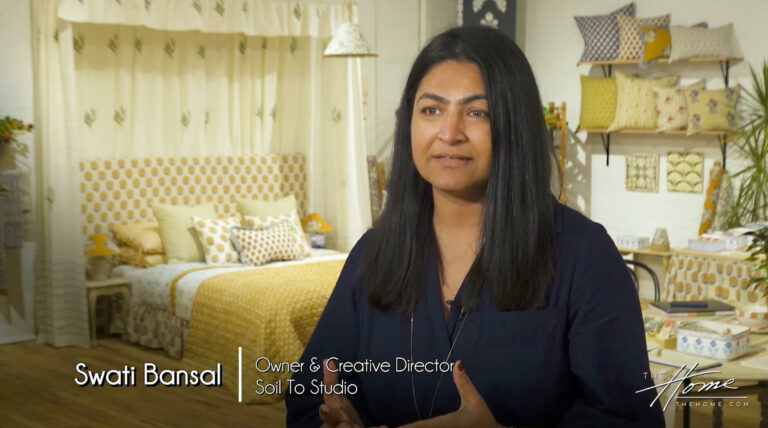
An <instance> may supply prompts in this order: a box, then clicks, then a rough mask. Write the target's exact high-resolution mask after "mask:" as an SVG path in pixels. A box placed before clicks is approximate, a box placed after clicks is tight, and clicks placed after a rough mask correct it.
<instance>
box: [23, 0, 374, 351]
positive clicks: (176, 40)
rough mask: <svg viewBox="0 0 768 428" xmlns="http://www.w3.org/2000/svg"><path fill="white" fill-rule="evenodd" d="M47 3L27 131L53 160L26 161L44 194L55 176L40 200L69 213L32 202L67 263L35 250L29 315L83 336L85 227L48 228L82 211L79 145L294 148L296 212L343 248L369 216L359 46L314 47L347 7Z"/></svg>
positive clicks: (252, 0) (42, 7) (175, 150)
mask: <svg viewBox="0 0 768 428" xmlns="http://www.w3.org/2000/svg"><path fill="white" fill-rule="evenodd" d="M51 3H54V2H44V1H35V2H33V6H32V7H33V9H34V10H33V15H36V16H38V17H42V16H48V17H49V18H48V19H47V20H41V19H37V22H38V23H37V24H36V28H37V33H38V40H37V41H36V46H38V50H40V51H41V53H40V54H37V53H36V58H37V59H38V62H37V63H36V66H35V68H36V71H37V73H38V74H39V75H41V77H46V76H47V79H36V81H37V80H42V83H41V84H40V85H38V88H39V89H40V91H38V92H40V94H48V95H47V96H48V97H50V98H51V99H48V100H46V99H39V102H36V105H37V106H38V110H39V111H38V112H39V113H40V114H45V115H47V116H41V117H39V118H38V119H39V120H37V123H40V124H41V125H42V126H44V127H45V128H46V129H45V130H43V132H39V133H38V134H39V136H38V137H36V138H39V140H40V145H39V150H40V151H41V152H42V155H43V157H42V159H43V161H45V160H46V159H48V160H51V161H54V162H55V163H56V165H53V164H51V165H48V164H41V165H39V168H38V175H40V177H39V178H38V180H39V181H38V183H41V186H40V188H41V189H43V192H42V193H41V199H43V200H47V198H48V196H49V195H48V191H47V190H46V187H44V186H48V187H51V188H54V187H57V186H58V187H61V188H58V189H54V190H55V191H53V192H52V193H53V194H55V195H57V197H56V198H55V199H54V201H55V202H50V201H47V202H44V204H47V205H45V207H46V208H47V209H53V208H55V209H57V210H63V211H65V212H66V213H67V214H68V215H69V216H68V217H67V216H61V215H53V213H51V214H50V215H48V216H43V217H40V216H39V221H38V231H39V233H38V237H39V238H40V239H39V241H40V242H41V243H44V245H41V246H42V247H43V250H42V251H43V252H50V255H51V257H58V256H54V253H55V254H69V255H67V256H63V255H62V256H61V257H65V258H66V259H67V260H66V264H67V266H70V267H71V268H68V269H67V270H66V272H69V274H68V275H69V276H68V277H67V278H66V280H63V279H59V278H58V277H56V275H61V274H60V273H59V269H58V268H56V267H55V266H56V265H55V264H54V263H55V260H48V259H45V258H43V259H41V260H46V263H45V265H46V266H47V267H46V268H45V269H46V270H47V271H48V272H50V273H53V272H56V275H53V276H50V277H49V278H47V279H45V280H44V281H43V284H41V285H40V286H39V287H38V291H39V292H38V296H39V297H40V298H39V300H38V303H39V304H38V308H40V309H41V310H39V311H38V312H39V313H40V316H41V317H44V318H50V319H53V320H58V319H64V318H72V319H77V320H79V321H78V323H77V328H76V329H77V331H78V332H80V333H82V334H83V335H84V336H83V337H85V338H86V339H85V340H87V325H85V324H87V323H85V320H87V313H85V312H83V311H84V310H85V298H84V296H83V293H82V291H80V290H81V289H82V285H81V284H82V281H83V278H82V275H83V274H82V272H83V271H84V269H83V265H84V260H83V258H82V257H81V256H80V255H81V254H82V253H83V251H82V248H83V238H84V237H82V236H79V235H78V236H64V235H60V231H62V232H63V229H61V230H60V227H61V225H59V224H57V223H56V222H57V221H59V220H58V219H61V220H62V221H67V222H68V223H67V224H82V221H80V219H79V218H78V216H79V198H80V195H79V193H78V192H77V189H78V186H77V182H78V178H77V176H76V174H75V173H76V172H77V168H76V164H77V161H79V160H80V159H83V158H102V159H104V158H107V159H108V158H116V157H126V156H152V157H154V156H174V155H179V154H182V153H183V154H186V155H190V154H191V155H201V154H235V155H237V154H262V153H293V152H299V153H303V154H304V155H305V156H306V160H307V167H308V171H307V172H308V174H307V176H308V181H309V182H308V183H307V190H308V192H307V195H308V201H307V207H308V209H309V212H318V213H320V214H321V215H322V216H323V217H324V218H325V219H326V220H327V221H328V222H329V223H330V224H331V225H332V226H334V228H335V231H334V232H332V233H331V234H330V235H329V237H328V238H329V239H328V240H329V244H330V245H331V246H333V247H335V248H339V249H349V248H351V246H352V245H353V244H354V242H355V241H356V240H357V238H359V236H360V235H361V234H362V233H363V232H364V230H365V228H366V227H367V226H368V225H370V212H369V210H368V208H367V203H366V201H367V198H368V191H367V184H366V183H367V178H366V177H367V172H366V164H365V141H364V138H365V137H364V132H363V122H362V117H361V111H362V108H361V104H362V91H361V87H360V68H359V59H339V58H323V56H322V52H323V49H324V46H325V44H327V42H328V40H329V39H330V37H331V36H332V34H333V30H335V28H336V27H338V25H340V24H341V23H342V22H345V21H346V20H347V19H349V17H348V16H347V9H346V7H345V6H344V5H343V4H328V3H306V2H292V1H275V0H247V1H246V0H237V1H231V0H230V1H219V0H209V1H203V0H200V1H189V0H184V1H181V2H180V1H175V0H174V1H167V2H157V1H155V2H153V1H145V0H141V1H136V0H133V1H131V0H122V1H121V2H111V1H110V2H102V1H96V0H92V1H88V0H83V1H80V0H60V1H59V3H58V7H59V9H58V10H56V9H55V6H52V5H51ZM353 12H354V10H353ZM44 13H45V14H46V15H43V14H44ZM57 13H58V19H56V16H57ZM44 33H47V34H44ZM46 36H47V37H46ZM51 63H55V64H53V67H51ZM41 103H44V105H43V104H41ZM56 103H58V104H56ZM54 106H60V108H58V109H57V108H54ZM57 115H58V116H57ZM46 131H49V132H46ZM63 131H67V132H63ZM62 162H68V165H67V166H66V167H65V165H61V168H59V164H60V163H62ZM72 165H75V167H72ZM46 178H47V179H48V180H47V181H46ZM41 179H42V180H41ZM41 211H44V210H41ZM69 229H70V230H71V233H73V234H75V235H77V233H75V232H79V228H78V230H77V231H74V230H72V229H74V228H71V227H70V228H69ZM60 236H61V238H62V239H59V237H60ZM62 246H63V248H62ZM65 249H66V250H67V251H64V250H65ZM62 251H63V252H62ZM49 259H50V257H49ZM76 289H77V290H76ZM54 290H62V291H61V292H62V293H64V290H67V291H66V293H68V295H69V294H71V295H72V298H71V301H68V302H67V303H62V307H65V308H69V309H68V310H69V311H70V312H71V313H72V314H71V316H69V317H62V316H58V315H56V311H55V310H53V309H51V306H56V305H57V303H55V302H56V301H57V299H56V298H54V297H55V296H54V295H53V294H51V293H53V292H54ZM57 292H58V291H57ZM81 299H82V300H81ZM75 301H80V302H81V303H79V306H78V304H75ZM75 306H78V307H77V308H75ZM75 314H76V315H75ZM48 324H50V323H48ZM54 324H55V323H54ZM39 325H40V326H41V335H40V336H41V339H42V340H44V341H48V342H51V343H54V342H55V341H54V340H51V339H50V338H48V336H47V335H46V334H45V333H44V331H53V333H51V334H52V336H54V337H56V336H59V334H58V333H57V332H56V329H51V328H48V327H45V326H46V325H47V324H44V323H39ZM43 327H45V328H43ZM73 328H74V327H73ZM81 330H82V331H81ZM66 341H68V342H69V343H74V342H73V341H72V340H70V339H67V340H66ZM81 342H82V341H81Z"/></svg>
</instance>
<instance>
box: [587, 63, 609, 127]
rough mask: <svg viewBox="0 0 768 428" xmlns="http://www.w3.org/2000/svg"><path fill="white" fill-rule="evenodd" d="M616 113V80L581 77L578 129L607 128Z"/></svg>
mask: <svg viewBox="0 0 768 428" xmlns="http://www.w3.org/2000/svg"><path fill="white" fill-rule="evenodd" d="M615 111H616V79H615V78H613V77H591V76H584V75H582V76H581V115H580V117H579V128H581V129H595V128H603V129H604V128H607V127H608V126H610V124H611V123H612V122H613V116H614V112H615Z"/></svg>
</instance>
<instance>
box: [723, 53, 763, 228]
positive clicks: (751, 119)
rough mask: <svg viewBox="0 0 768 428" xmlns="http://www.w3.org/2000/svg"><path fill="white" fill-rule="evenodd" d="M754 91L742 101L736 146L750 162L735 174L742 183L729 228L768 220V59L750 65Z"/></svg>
mask: <svg viewBox="0 0 768 428" xmlns="http://www.w3.org/2000/svg"><path fill="white" fill-rule="evenodd" d="M750 70H751V73H752V90H751V91H750V90H744V91H743V92H744V95H743V100H742V102H741V112H740V113H741V118H742V121H743V125H742V126H741V127H740V131H741V132H740V133H739V134H738V135H736V136H735V140H736V144H734V147H735V148H736V150H737V151H738V152H739V154H740V155H741V156H742V157H744V158H745V159H746V161H747V164H746V166H745V167H744V168H742V169H741V170H740V171H739V172H737V173H736V174H734V177H741V184H740V185H739V190H738V193H737V195H736V198H735V201H734V203H733V206H731V207H730V208H728V211H727V212H728V215H727V219H726V227H728V228H732V227H738V226H743V225H746V224H748V223H753V222H757V221H764V220H766V219H768V91H767V90H766V89H767V88H766V83H768V61H766V62H763V65H762V68H761V69H759V70H756V69H755V68H751V67H750Z"/></svg>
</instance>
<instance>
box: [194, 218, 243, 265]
mask: <svg viewBox="0 0 768 428" xmlns="http://www.w3.org/2000/svg"><path fill="white" fill-rule="evenodd" d="M192 222H193V223H194V225H195V231H196V232H197V237H198V238H200V242H202V244H203V251H205V262H206V263H208V264H227V263H237V261H238V254H237V250H236V249H235V247H234V246H232V242H231V241H230V238H229V230H230V229H231V228H233V227H234V226H239V225H240V219H239V218H237V217H232V218H227V219H223V220H217V219H208V218H201V217H192Z"/></svg>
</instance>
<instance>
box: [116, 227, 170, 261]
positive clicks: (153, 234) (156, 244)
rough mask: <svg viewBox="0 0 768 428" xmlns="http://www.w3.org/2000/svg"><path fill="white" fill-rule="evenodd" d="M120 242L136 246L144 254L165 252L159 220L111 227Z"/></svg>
mask: <svg viewBox="0 0 768 428" xmlns="http://www.w3.org/2000/svg"><path fill="white" fill-rule="evenodd" d="M110 230H111V231H112V234H113V235H114V237H115V240H116V241H117V243H118V244H120V245H124V246H128V247H132V248H135V249H136V250H138V251H141V252H142V253H144V254H163V253H165V250H164V249H163V239H162V238H161V237H160V225H159V224H157V220H145V221H139V222H136V223H130V224H118V225H115V226H112V227H111V228H110Z"/></svg>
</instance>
